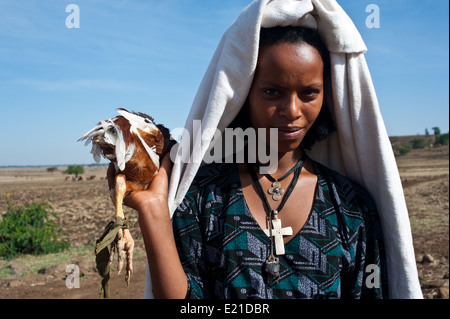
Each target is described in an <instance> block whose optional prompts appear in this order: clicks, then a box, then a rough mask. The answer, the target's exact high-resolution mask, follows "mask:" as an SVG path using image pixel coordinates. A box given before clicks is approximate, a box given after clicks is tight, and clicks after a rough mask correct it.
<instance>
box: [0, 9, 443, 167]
mask: <svg viewBox="0 0 450 319" xmlns="http://www.w3.org/2000/svg"><path fill="white" fill-rule="evenodd" d="M338 2H339V3H340V4H341V6H342V7H343V8H344V9H345V10H346V12H347V13H348V15H349V16H350V17H351V18H352V19H353V21H354V22H355V24H356V26H357V28H358V29H359V30H360V32H361V34H362V36H363V38H364V40H365V42H366V45H367V47H368V49H369V50H368V52H367V53H366V59H367V61H368V64H369V68H370V70H371V74H372V78H373V81H374V84H375V88H376V91H377V95H378V98H379V101H380V108H381V112H382V114H383V117H384V120H385V124H386V127H387V130H388V133H389V135H391V136H395V135H414V134H423V133H424V131H425V129H426V128H428V129H429V130H430V132H432V130H431V128H432V127H434V126H438V127H440V129H441V131H442V132H448V130H449V124H448V123H449V119H448V118H449V93H448V92H449V90H448V86H449V64H448V61H449V42H448V41H449V40H448V38H449V18H448V17H449V2H448V1H446V0H422V1H417V0H390V1H389V0H358V1H355V0H340V1H338ZM71 3H74V4H76V5H78V7H79V9H80V28H78V29H76V28H73V29H68V28H67V27H66V18H67V16H68V15H69V13H67V12H65V9H66V6H67V5H69V4H71ZM249 3H250V0H223V1H218V0H164V1H156V0H134V1H132V0H109V1H107V0H70V1H64V0H45V1H38V0H0V110H1V113H0V121H1V125H0V136H1V137H2V139H3V140H2V147H1V148H0V166H4V165H60V164H89V163H92V162H93V159H92V156H91V155H90V154H89V151H90V147H85V146H84V144H83V143H80V142H77V139H78V138H79V137H80V136H82V135H83V134H84V133H85V132H86V131H88V130H89V129H91V128H92V127H93V126H94V125H95V124H96V123H97V122H98V121H99V120H101V119H106V118H109V117H112V116H115V115H116V113H115V108H117V107H124V108H128V109H130V110H136V111H142V112H146V113H148V114H150V115H152V116H153V117H154V118H155V120H156V122H161V123H164V124H165V125H166V126H168V127H170V128H176V127H182V126H184V122H185V118H186V116H187V113H188V110H189V108H190V106H191V103H192V101H193V98H194V95H195V93H196V92H197V89H198V86H199V84H200V81H201V79H202V77H203V74H204V72H205V70H206V68H207V66H208V64H209V62H210V59H211V57H212V55H213V53H214V51H215V49H216V46H217V44H218V43H219V41H220V38H221V36H222V34H223V33H224V32H225V30H226V29H227V28H228V27H229V26H230V25H231V23H232V22H233V21H234V20H235V19H236V17H237V16H238V15H239V13H240V12H241V11H242V9H243V8H245V7H246V6H247V5H248V4H249ZM369 4H376V5H378V7H379V9H380V28H372V29H369V28H367V27H366V18H367V16H368V15H369V14H370V13H367V12H366V7H367V6H368V5H369Z"/></svg>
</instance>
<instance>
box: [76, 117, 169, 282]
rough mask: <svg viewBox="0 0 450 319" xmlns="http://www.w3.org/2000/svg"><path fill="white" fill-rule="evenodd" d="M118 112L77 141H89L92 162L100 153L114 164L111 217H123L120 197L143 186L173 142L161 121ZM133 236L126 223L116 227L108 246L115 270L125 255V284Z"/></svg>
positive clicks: (128, 279)
mask: <svg viewBox="0 0 450 319" xmlns="http://www.w3.org/2000/svg"><path fill="white" fill-rule="evenodd" d="M117 112H118V113H119V114H120V116H116V117H114V118H111V119H108V120H104V121H100V123H98V124H97V126H96V127H94V128H93V129H92V130H90V131H89V132H87V133H86V134H85V135H84V136H83V137H81V138H80V139H79V141H83V140H86V145H88V144H89V143H90V142H92V150H91V153H92V154H93V156H94V160H95V161H96V162H99V161H100V157H101V156H104V157H105V158H107V159H109V160H110V161H111V162H112V163H113V164H114V167H115V170H116V177H115V182H116V183H115V189H112V190H111V199H112V201H113V203H114V208H115V217H116V218H117V217H120V218H122V219H123V220H125V216H124V213H123V206H122V205H123V199H124V197H125V196H126V195H127V194H128V193H130V192H132V191H134V190H143V189H146V188H147V187H148V186H149V184H150V183H151V181H152V180H153V177H154V176H155V175H156V173H157V172H158V169H159V165H160V160H161V159H162V158H163V157H164V155H165V154H166V153H167V152H168V151H169V150H170V148H171V146H173V144H174V143H175V142H174V140H173V139H171V137H170V134H169V130H168V129H167V128H166V127H164V126H163V125H155V124H154V121H153V118H152V117H150V116H148V115H146V114H143V113H134V112H129V111H127V110H125V109H122V108H119V109H117ZM133 251H134V240H133V238H132V237H131V234H130V231H129V229H128V228H127V227H122V228H120V229H119V231H118V233H117V236H116V238H115V240H114V241H113V243H112V246H111V250H110V258H109V263H111V262H112V260H113V259H114V253H115V252H117V254H118V266H117V269H118V273H119V274H120V272H121V270H122V268H123V262H124V259H125V254H126V256H127V258H126V275H125V280H126V282H127V285H128V284H129V283H130V279H131V274H132V273H133V264H132V257H133Z"/></svg>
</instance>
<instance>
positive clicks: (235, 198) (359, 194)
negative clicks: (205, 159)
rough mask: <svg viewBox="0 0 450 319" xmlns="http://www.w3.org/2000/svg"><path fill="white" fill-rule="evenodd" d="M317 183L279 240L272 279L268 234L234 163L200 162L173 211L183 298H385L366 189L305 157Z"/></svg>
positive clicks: (379, 245) (378, 239) (380, 251)
mask: <svg viewBox="0 0 450 319" xmlns="http://www.w3.org/2000/svg"><path fill="white" fill-rule="evenodd" d="M313 167H314V171H315V173H316V174H317V175H318V184H317V188H316V192H315V199H314V204H313V208H312V210H311V213H310V215H309V217H308V220H307V222H306V224H305V225H304V227H303V228H302V229H301V230H300V232H299V233H298V234H296V235H295V236H294V237H293V239H291V240H290V241H289V242H288V243H286V244H285V250H286V253H285V255H281V256H277V257H278V258H279V261H280V264H281V265H280V278H279V280H278V281H276V282H272V283H270V280H267V274H266V273H265V271H264V270H263V269H264V262H265V261H266V260H267V258H268V257H269V255H270V240H269V237H268V236H267V235H266V234H265V233H264V232H263V230H262V229H261V227H260V226H259V224H258V223H257V221H256V220H255V219H254V217H253V216H252V214H251V212H250V210H249V208H248V206H247V204H246V201H245V199H244V196H243V193H242V187H241V183H240V179H239V173H238V169H237V165H236V164H217V163H213V164H209V165H205V166H202V167H201V168H200V170H199V172H198V173H197V177H196V179H195V180H194V182H193V184H192V185H191V188H190V190H189V191H188V193H187V194H186V196H185V199H184V201H183V202H182V203H181V204H180V205H179V207H178V208H177V210H176V211H175V213H174V216H173V229H174V233H175V238H176V244H177V249H178V253H179V256H180V259H181V263H182V265H183V268H184V271H185V272H186V275H187V277H188V294H187V296H186V297H187V298H220V299H225V298H233V299H236V298H264V299H267V298H269V299H271V298H276V299H278V298H312V299H321V298H327V299H329V298H330V299H333V298H386V297H387V291H388V290H387V276H386V273H387V272H386V263H385V256H384V245H383V236H382V233H381V228H380V223H379V220H378V213H377V211H376V207H375V205H374V203H373V201H372V200H371V198H370V196H369V195H368V193H367V192H366V191H365V190H364V189H363V188H362V187H360V186H359V185H357V184H356V183H354V182H352V181H350V180H349V179H347V178H345V177H343V176H342V175H340V174H338V173H336V172H334V171H332V170H330V169H328V168H326V167H324V166H323V165H321V164H319V163H317V162H313Z"/></svg>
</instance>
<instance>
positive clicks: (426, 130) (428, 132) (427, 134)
mask: <svg viewBox="0 0 450 319" xmlns="http://www.w3.org/2000/svg"><path fill="white" fill-rule="evenodd" d="M425 136H430V131H428V129H427V128H426V129H425Z"/></svg>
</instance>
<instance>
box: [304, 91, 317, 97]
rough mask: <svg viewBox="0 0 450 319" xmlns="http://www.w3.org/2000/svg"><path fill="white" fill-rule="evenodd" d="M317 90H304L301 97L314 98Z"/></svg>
mask: <svg viewBox="0 0 450 319" xmlns="http://www.w3.org/2000/svg"><path fill="white" fill-rule="evenodd" d="M319 93H320V92H319V90H306V91H305V92H303V95H305V96H315V95H317V94H319Z"/></svg>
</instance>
